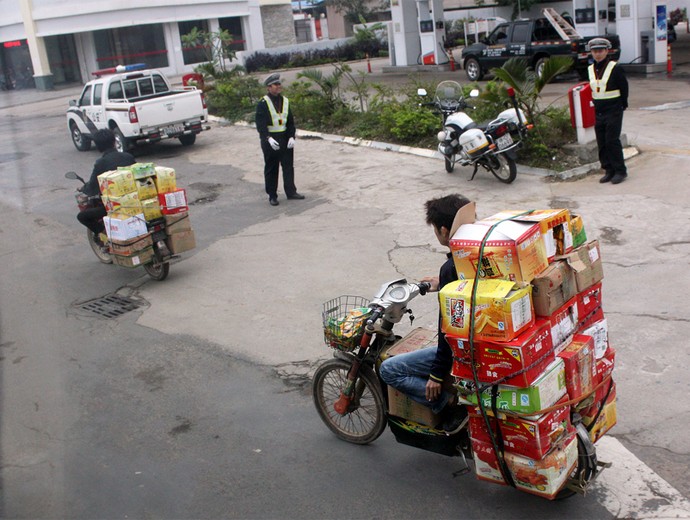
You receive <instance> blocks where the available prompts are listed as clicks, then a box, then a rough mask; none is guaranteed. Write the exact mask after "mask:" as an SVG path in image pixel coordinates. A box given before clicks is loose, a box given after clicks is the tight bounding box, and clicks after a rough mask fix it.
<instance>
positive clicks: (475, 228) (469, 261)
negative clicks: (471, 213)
mask: <svg viewBox="0 0 690 520" xmlns="http://www.w3.org/2000/svg"><path fill="white" fill-rule="evenodd" d="M493 224H495V223H494V222H484V221H478V222H475V223H474V224H464V225H462V226H460V227H459V228H458V230H457V231H456V232H455V234H453V236H452V238H451V240H450V249H451V252H452V254H453V262H454V264H455V269H456V270H457V272H458V276H459V277H460V278H461V279H470V278H475V277H476V276H477V265H478V264H479V262H480V259H479V251H480V248H481V244H482V241H483V240H484V238H485V237H486V236H487V235H488V238H487V240H486V243H485V246H484V252H483V255H482V258H481V267H480V269H479V272H480V276H481V277H482V278H503V279H506V280H511V281H513V282H520V281H523V282H529V281H531V280H532V279H533V278H534V277H535V276H536V275H538V274H539V273H541V272H542V271H543V270H544V269H546V267H547V266H548V265H549V262H548V259H547V257H546V248H545V245H544V241H543V240H542V238H541V230H540V225H539V224H538V223H531V222H514V221H510V220H508V221H506V222H501V223H500V224H498V225H497V226H496V227H495V228H494V229H493V230H492V229H491V226H492V225H493Z"/></svg>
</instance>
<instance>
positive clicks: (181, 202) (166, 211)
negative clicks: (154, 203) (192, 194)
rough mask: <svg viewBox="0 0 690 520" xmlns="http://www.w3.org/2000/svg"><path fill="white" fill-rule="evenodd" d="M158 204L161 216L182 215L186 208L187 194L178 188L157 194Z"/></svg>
mask: <svg viewBox="0 0 690 520" xmlns="http://www.w3.org/2000/svg"><path fill="white" fill-rule="evenodd" d="M158 203H159V204H160V207H161V213H163V215H173V214H176V213H184V212H186V211H187V210H188V209H189V208H188V207H187V192H186V191H185V190H184V189H183V188H178V189H175V190H172V191H170V192H167V193H159V194H158Z"/></svg>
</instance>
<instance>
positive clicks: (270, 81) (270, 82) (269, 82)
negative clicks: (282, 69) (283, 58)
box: [264, 74, 280, 87]
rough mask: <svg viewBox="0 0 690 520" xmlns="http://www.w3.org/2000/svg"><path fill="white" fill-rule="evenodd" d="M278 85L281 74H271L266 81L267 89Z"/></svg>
mask: <svg viewBox="0 0 690 520" xmlns="http://www.w3.org/2000/svg"><path fill="white" fill-rule="evenodd" d="M276 83H280V74H271V75H270V76H269V77H267V78H266V79H265V80H264V85H265V86H266V87H270V86H271V85H275V84H276Z"/></svg>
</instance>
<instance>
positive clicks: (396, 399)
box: [388, 386, 441, 428]
mask: <svg viewBox="0 0 690 520" xmlns="http://www.w3.org/2000/svg"><path fill="white" fill-rule="evenodd" d="M388 413H389V414H390V415H394V416H396V417H402V418H403V419H407V420H409V421H413V422H416V423H419V424H424V425H426V426H431V427H432V428H433V427H435V426H437V425H438V424H439V423H440V422H441V416H440V415H439V414H435V413H434V412H432V411H431V408H429V407H428V406H424V405H423V404H420V403H418V402H416V401H413V400H412V399H410V398H409V397H407V396H406V395H405V394H403V393H402V392H399V391H398V390H396V389H395V388H393V387H392V386H389V387H388Z"/></svg>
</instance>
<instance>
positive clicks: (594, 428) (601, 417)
mask: <svg viewBox="0 0 690 520" xmlns="http://www.w3.org/2000/svg"><path fill="white" fill-rule="evenodd" d="M604 387H605V389H606V392H608V387H607V386H606V385H604ZM608 394H609V395H608V398H606V394H604V397H602V398H601V399H600V400H598V401H597V402H596V403H595V404H594V405H592V406H591V407H590V408H588V409H586V410H584V411H581V412H580V414H581V415H582V423H583V424H584V425H585V426H586V427H587V428H588V429H589V438H590V439H591V440H592V442H597V441H598V440H599V439H600V438H601V437H602V436H603V435H604V434H605V433H606V432H608V431H609V430H610V429H611V428H613V427H614V426H615V425H616V422H617V419H618V417H617V413H616V383H614V382H613V381H611V391H610V392H608ZM604 398H606V401H605V402H604V403H603V409H602V410H601V412H599V409H600V408H601V407H602V401H603V399H604ZM592 423H594V425H592ZM590 427H591V429H590Z"/></svg>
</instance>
